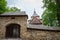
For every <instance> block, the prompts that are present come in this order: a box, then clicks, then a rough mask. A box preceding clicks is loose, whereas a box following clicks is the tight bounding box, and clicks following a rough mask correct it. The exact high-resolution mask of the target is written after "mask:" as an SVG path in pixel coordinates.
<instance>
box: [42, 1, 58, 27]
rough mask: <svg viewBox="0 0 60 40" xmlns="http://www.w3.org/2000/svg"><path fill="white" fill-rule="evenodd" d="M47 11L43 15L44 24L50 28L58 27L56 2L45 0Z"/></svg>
mask: <svg viewBox="0 0 60 40" xmlns="http://www.w3.org/2000/svg"><path fill="white" fill-rule="evenodd" d="M43 3H44V6H43V7H46V10H45V11H44V13H43V15H42V19H43V24H44V25H49V26H58V23H57V8H58V7H57V4H56V1H55V0H43Z"/></svg>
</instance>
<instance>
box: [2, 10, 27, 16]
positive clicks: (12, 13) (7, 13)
mask: <svg viewBox="0 0 60 40" xmlns="http://www.w3.org/2000/svg"><path fill="white" fill-rule="evenodd" d="M1 15H27V14H26V12H25V11H21V12H5V13H3V14H1Z"/></svg>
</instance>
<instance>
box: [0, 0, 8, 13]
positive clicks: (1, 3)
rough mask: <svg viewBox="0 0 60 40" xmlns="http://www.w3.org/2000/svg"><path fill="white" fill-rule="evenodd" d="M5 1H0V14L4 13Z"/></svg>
mask: <svg viewBox="0 0 60 40" xmlns="http://www.w3.org/2000/svg"><path fill="white" fill-rule="evenodd" d="M6 4H7V2H6V0H0V14H2V13H3V12H5V11H6Z"/></svg>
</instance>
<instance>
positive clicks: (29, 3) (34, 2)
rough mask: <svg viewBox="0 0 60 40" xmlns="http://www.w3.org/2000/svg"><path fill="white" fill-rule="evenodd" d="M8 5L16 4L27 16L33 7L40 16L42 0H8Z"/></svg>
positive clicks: (31, 12) (30, 13)
mask: <svg viewBox="0 0 60 40" xmlns="http://www.w3.org/2000/svg"><path fill="white" fill-rule="evenodd" d="M8 5H9V6H10V7H12V6H16V7H18V8H20V9H21V10H22V11H26V13H27V14H28V15H29V18H30V17H31V15H32V14H33V11H34V8H35V10H36V12H37V14H39V15H40V17H41V15H42V13H43V11H44V10H43V9H42V8H41V7H42V6H43V3H42V0H14V1H12V0H8Z"/></svg>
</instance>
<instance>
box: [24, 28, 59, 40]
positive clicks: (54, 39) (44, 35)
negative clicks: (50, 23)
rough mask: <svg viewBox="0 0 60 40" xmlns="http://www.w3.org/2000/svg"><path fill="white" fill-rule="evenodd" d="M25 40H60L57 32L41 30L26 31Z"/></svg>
mask: <svg viewBox="0 0 60 40" xmlns="http://www.w3.org/2000/svg"><path fill="white" fill-rule="evenodd" d="M23 39H26V40H60V32H59V31H47V30H46V31H43V30H34V29H28V30H27V34H26V38H23Z"/></svg>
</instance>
